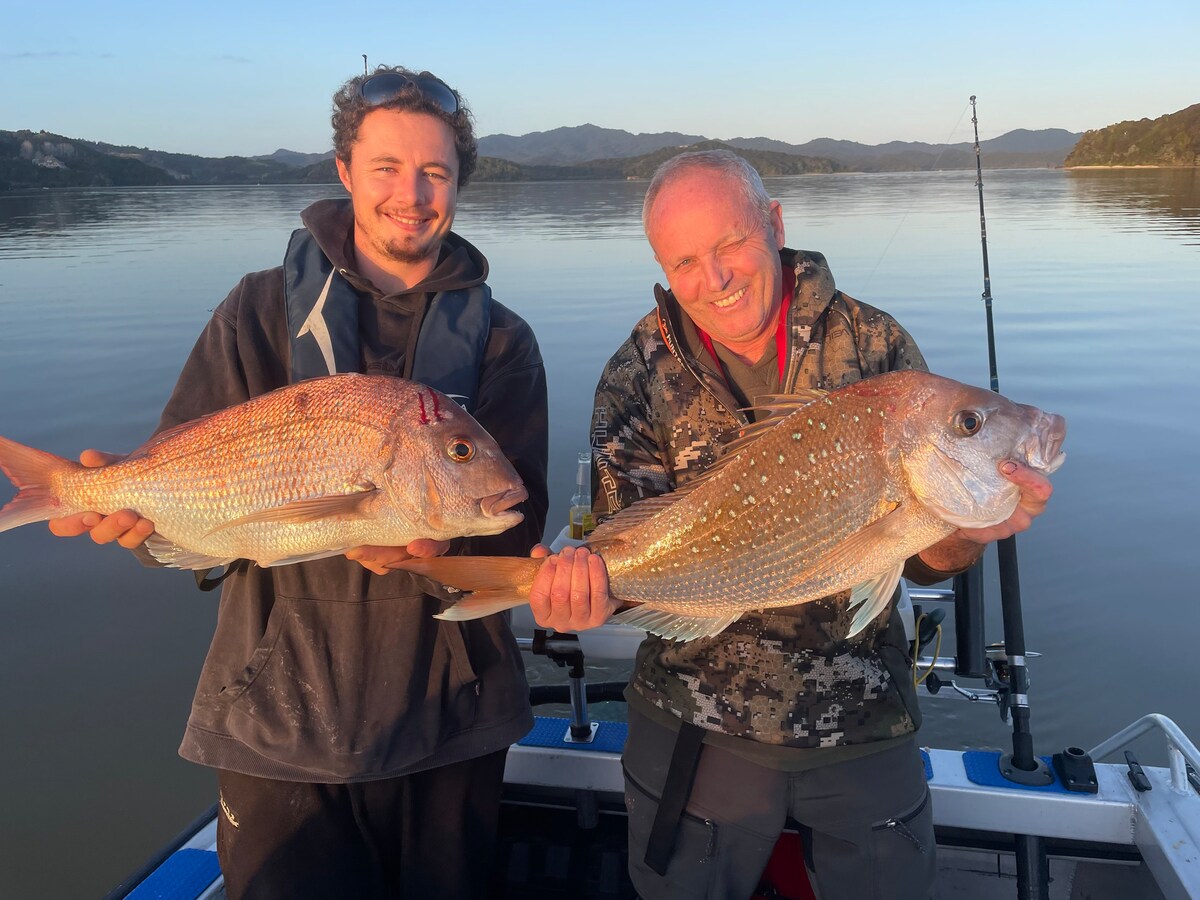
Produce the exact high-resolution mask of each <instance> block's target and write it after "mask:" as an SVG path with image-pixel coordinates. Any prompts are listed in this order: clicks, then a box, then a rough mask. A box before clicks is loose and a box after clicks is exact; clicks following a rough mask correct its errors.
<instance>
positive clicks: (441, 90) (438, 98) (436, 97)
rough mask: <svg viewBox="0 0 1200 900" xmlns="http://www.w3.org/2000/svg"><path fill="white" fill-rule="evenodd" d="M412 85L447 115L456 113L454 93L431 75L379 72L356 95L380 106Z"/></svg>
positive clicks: (359, 88)
mask: <svg viewBox="0 0 1200 900" xmlns="http://www.w3.org/2000/svg"><path fill="white" fill-rule="evenodd" d="M410 84H411V85H412V86H413V87H415V88H416V89H417V91H418V92H419V93H420V95H421V96H422V97H424V98H425V99H426V100H431V101H433V102H434V103H436V104H437V105H438V106H439V107H441V109H442V110H443V111H444V112H446V113H448V114H449V115H454V114H455V113H456V112H458V97H456V96H455V95H454V91H452V90H450V88H449V87H448V86H447V85H446V84H445V82H442V81H439V80H438V79H437V78H434V77H433V76H432V75H401V74H400V73H399V72H380V73H379V74H378V75H372V76H371V77H370V78H368V79H367V80H366V81H364V82H363V83H362V84H360V85H359V86H358V95H359V96H360V97H362V98H363V99H364V100H366V101H367V103H369V104H371V106H380V105H382V104H384V103H389V102H391V101H392V100H395V99H396V98H397V97H399V96H400V95H401V94H402V93H403V92H404V89H405V88H406V87H408V86H409V85H410Z"/></svg>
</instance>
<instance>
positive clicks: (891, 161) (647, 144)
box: [479, 125, 1079, 172]
mask: <svg viewBox="0 0 1200 900" xmlns="http://www.w3.org/2000/svg"><path fill="white" fill-rule="evenodd" d="M1078 139H1079V134H1077V133H1072V132H1069V131H1066V130H1064V129H1062V128H1046V129H1042V130H1039V131H1029V130H1027V129H1018V130H1016V131H1010V132H1008V133H1007V134H1003V135H1001V136H1000V137H997V138H992V139H991V140H987V141H981V142H980V150H981V151H982V153H983V154H984V161H985V164H986V165H987V167H988V168H993V169H999V168H1039V167H1056V166H1061V165H1062V164H1063V160H1064V159H1066V156H1067V153H1068V152H1070V150H1071V148H1072V147H1073V146H1074V145H1075V142H1076V141H1077V140H1078ZM707 140H710V139H709V138H706V137H702V136H698V135H685V134H679V133H678V132H661V133H659V134H636V135H635V134H630V133H629V132H628V131H621V130H619V129H614V128H599V127H597V126H595V125H577V126H574V127H571V128H556V129H554V130H553V131H535V132H531V133H530V134H526V135H522V136H520V137H513V136H512V135H488V136H486V137H482V138H480V139H479V152H480V153H481V154H486V155H488V156H494V157H498V158H500V159H507V160H509V161H511V162H516V163H523V164H529V163H543V164H547V163H549V164H555V165H575V164H579V163H590V162H592V161H593V160H597V159H619V158H623V157H632V156H638V155H645V154H647V153H653V152H655V151H657V150H660V149H666V148H676V149H678V148H679V147H682V146H692V145H694V144H699V143H702V142H704V141H707ZM724 143H725V144H727V145H729V146H732V147H741V148H744V149H748V150H762V151H769V152H773V153H784V154H792V155H798V156H807V157H815V158H824V159H830V160H834V161H835V162H837V163H841V164H842V165H843V167H844V168H845V169H846V170H854V171H858V172H893V171H913V170H930V169H967V168H974V166H975V149H974V145H973V144H971V143H959V144H924V143H918V142H908V141H891V142H889V143H886V144H876V145H870V144H860V143H857V142H855V141H839V140H833V139H831V138H817V139H816V140H812V141H808V142H807V143H804V144H789V143H787V142H785V141H780V140H776V139H774V138H767V137H753V138H741V137H739V138H730V139H729V140H727V141H724Z"/></svg>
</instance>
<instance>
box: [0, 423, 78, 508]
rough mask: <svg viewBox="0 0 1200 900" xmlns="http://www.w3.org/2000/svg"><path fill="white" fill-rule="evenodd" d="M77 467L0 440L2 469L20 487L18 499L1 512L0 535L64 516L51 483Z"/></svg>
mask: <svg viewBox="0 0 1200 900" xmlns="http://www.w3.org/2000/svg"><path fill="white" fill-rule="evenodd" d="M75 465H76V464H75V463H73V462H71V461H70V460H66V459H63V458H62V457H61V456H55V455H54V454H53V453H47V452H46V451H45V450H35V449H34V448H33V447H26V446H25V445H24V444H18V443H17V442H16V441H10V440H9V439H8V438H6V437H0V469H2V470H3V471H4V474H5V475H7V476H8V478H9V480H10V481H11V482H12V483H13V484H14V485H16V487H17V496H15V497H13V498H12V500H10V501H9V502H8V503H7V504H5V506H4V508H3V509H0V531H8V530H9V529H10V528H16V527H18V526H20V525H28V524H29V523H31V522H45V521H46V520H47V519H53V518H54V517H55V516H58V515H61V513H62V511H61V501H60V500H59V498H58V497H57V496H55V494H54V493H53V492H52V491H51V489H50V482H51V479H52V477H53V475H54V474H55V473H56V472H58V471H60V470H62V469H69V468H73V467H74V466H75Z"/></svg>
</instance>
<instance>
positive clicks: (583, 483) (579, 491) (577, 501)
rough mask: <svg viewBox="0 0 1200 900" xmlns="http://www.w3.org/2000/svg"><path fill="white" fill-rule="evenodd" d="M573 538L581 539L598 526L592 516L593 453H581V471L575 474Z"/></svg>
mask: <svg viewBox="0 0 1200 900" xmlns="http://www.w3.org/2000/svg"><path fill="white" fill-rule="evenodd" d="M568 521H569V522H570V529H569V531H568V533H569V534H570V535H571V540H573V541H581V540H583V539H584V538H586V537H587V536H588V535H589V534H590V533H591V531H592V529H593V528H595V527H596V521H595V519H593V518H592V455H591V454H590V453H580V454H579V471H578V472H577V473H576V475H575V495H574V496H573V497H571V513H570V518H569V519H568Z"/></svg>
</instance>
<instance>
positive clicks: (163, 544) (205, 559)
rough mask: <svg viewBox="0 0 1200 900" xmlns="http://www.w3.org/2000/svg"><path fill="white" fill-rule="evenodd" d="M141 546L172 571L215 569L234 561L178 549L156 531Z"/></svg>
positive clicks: (176, 545)
mask: <svg viewBox="0 0 1200 900" xmlns="http://www.w3.org/2000/svg"><path fill="white" fill-rule="evenodd" d="M142 546H144V547H145V548H146V551H147V552H148V553H149V554H150V555H151V556H153V557H154V558H155V559H156V560H157V561H158V562H160V563H162V564H163V565H164V566H168V567H170V568H172V569H215V568H217V567H218V566H227V565H229V564H230V563H232V562H234V561H235V560H236V557H233V558H229V559H221V558H218V557H215V556H207V555H205V554H203V553H197V552H196V551H195V550H188V549H187V548H186V547H180V546H179V545H178V544H176V543H175V542H174V541H169V540H167V539H166V538H165V537H163V536H162V535H161V534H159V533H158V532H157V531H156V532H154V534H152V535H150V537H148V538H146V542H145V543H144V544H143V545H142Z"/></svg>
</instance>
